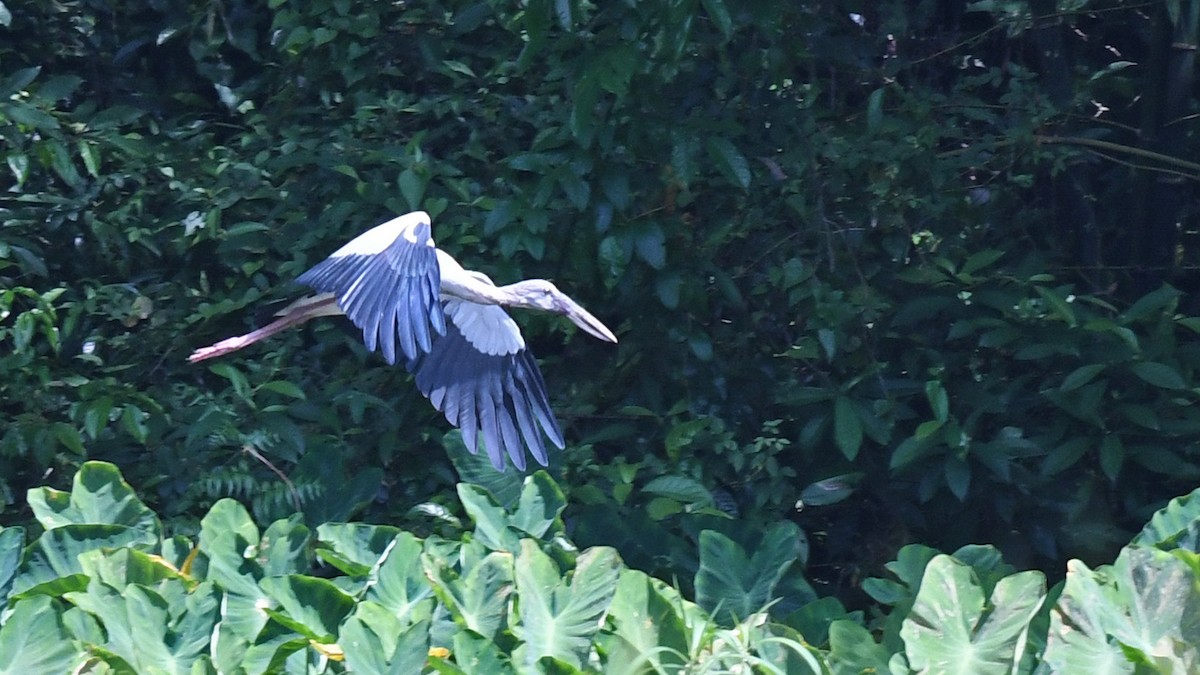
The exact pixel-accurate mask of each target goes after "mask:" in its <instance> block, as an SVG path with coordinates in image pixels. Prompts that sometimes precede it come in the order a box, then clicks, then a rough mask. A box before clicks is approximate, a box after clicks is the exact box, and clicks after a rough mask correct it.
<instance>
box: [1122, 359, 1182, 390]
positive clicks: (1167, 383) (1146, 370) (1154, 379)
mask: <svg viewBox="0 0 1200 675" xmlns="http://www.w3.org/2000/svg"><path fill="white" fill-rule="evenodd" d="M1129 369H1130V370H1132V371H1133V374H1134V375H1137V376H1138V377H1140V378H1141V379H1142V380H1145V381H1146V382H1148V383H1149V384H1152V385H1154V386H1156V387H1161V388H1163V389H1184V388H1186V387H1187V382H1185V381H1184V379H1183V376H1182V375H1180V374H1179V371H1177V370H1175V369H1174V368H1172V367H1171V366H1168V365H1167V364H1165V363H1156V362H1154V361H1138V362H1137V363H1134V364H1132V365H1130V366H1129Z"/></svg>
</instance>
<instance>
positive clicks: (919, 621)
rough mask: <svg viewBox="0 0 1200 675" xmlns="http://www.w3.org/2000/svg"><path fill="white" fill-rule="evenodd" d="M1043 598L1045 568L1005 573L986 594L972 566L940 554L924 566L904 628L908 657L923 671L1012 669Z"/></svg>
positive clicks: (980, 674) (976, 673) (982, 674)
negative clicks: (923, 574)
mask: <svg viewBox="0 0 1200 675" xmlns="http://www.w3.org/2000/svg"><path fill="white" fill-rule="evenodd" d="M1044 599H1045V579H1044V577H1043V576H1042V574H1041V573H1040V572H1034V571H1030V572H1021V573H1019V574H1015V575H1013V576H1010V577H1005V578H1004V579H1001V580H1000V582H999V583H997V584H996V587H995V589H994V590H993V591H992V593H991V597H990V598H985V597H984V591H983V589H982V588H981V587H980V585H979V581H978V579H977V578H976V576H975V573H974V571H973V570H972V569H971V568H970V567H968V566H967V565H965V564H963V563H961V562H959V561H957V560H955V559H954V558H952V557H950V556H946V555H939V556H937V557H935V558H934V559H933V560H931V561H930V563H929V566H928V567H927V568H926V569H925V576H924V579H923V580H922V581H921V589H920V591H918V592H917V597H916V601H915V602H914V603H913V607H912V610H911V611H910V612H909V615H908V617H907V618H905V620H904V625H903V627H902V628H901V630H900V636H901V637H902V638H903V639H904V645H905V653H906V654H907V656H908V662H909V664H910V665H911V666H912V667H913V668H915V669H917V670H919V671H922V672H936V673H962V674H963V675H967V674H972V675H987V674H989V673H994V674H996V675H1001V674H1003V675H1008V674H1009V673H1012V672H1014V669H1015V668H1016V666H1017V665H1018V664H1019V662H1020V660H1021V656H1022V652H1023V649H1024V644H1025V637H1026V634H1027V632H1028V629H1029V622H1030V620H1031V619H1032V618H1033V615H1034V614H1036V613H1037V611H1038V609H1039V608H1040V607H1041V604H1042V601H1043V600H1044ZM985 600H986V603H985Z"/></svg>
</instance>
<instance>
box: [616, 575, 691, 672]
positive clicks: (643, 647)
mask: <svg viewBox="0 0 1200 675" xmlns="http://www.w3.org/2000/svg"><path fill="white" fill-rule="evenodd" d="M685 604H686V605H688V606H690V607H691V608H692V611H693V612H699V611H700V610H699V608H697V607H695V605H691V603H687V602H686V601H685V600H683V599H682V598H681V597H679V593H678V592H677V591H675V590H674V589H672V588H670V587H669V586H667V585H666V584H664V583H663V582H662V581H659V580H658V579H654V578H653V577H650V576H648V575H647V574H645V573H644V572H639V571H636V570H630V569H625V570H622V571H621V574H620V578H619V579H618V581H617V590H616V594H615V595H613V600H612V605H610V606H609V610H608V622H609V625H610V626H611V629H610V630H605V631H602V632H601V633H600V634H599V635H598V636H597V637H596V641H597V645H598V646H599V647H600V651H601V653H602V654H603V655H604V666H605V667H604V672H606V673H611V674H613V675H635V674H639V673H645V672H675V671H679V670H681V669H682V668H683V666H684V664H685V656H684V655H686V654H687V653H688V652H689V647H688V637H689V635H688V628H687V623H686V622H685V620H684V616H683V615H682V614H683V612H681V611H680V610H681V609H683V608H684V606H685ZM651 667H653V669H652V668H651Z"/></svg>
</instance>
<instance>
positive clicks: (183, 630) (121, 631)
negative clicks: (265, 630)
mask: <svg viewBox="0 0 1200 675" xmlns="http://www.w3.org/2000/svg"><path fill="white" fill-rule="evenodd" d="M173 585H174V587H175V589H174V593H173V594H172V600H174V602H169V601H168V600H167V599H166V598H165V597H164V596H163V595H161V594H160V593H158V592H157V591H155V590H152V589H150V588H147V587H145V586H141V585H138V584H130V585H128V586H126V587H124V588H123V589H121V590H118V589H116V588H114V587H112V586H110V585H108V584H105V583H102V582H99V581H96V580H93V581H92V583H91V584H89V585H88V588H87V590H86V591H85V592H76V593H70V594H68V595H67V599H69V600H70V601H71V602H72V603H73V604H75V605H76V606H77V607H79V608H80V609H82V610H84V611H86V612H88V613H90V614H92V615H93V616H95V617H96V619H97V620H98V621H99V623H100V624H101V625H102V626H103V627H104V635H105V641H104V643H103V644H98V645H93V647H102V648H103V649H104V650H106V651H109V652H112V653H113V654H114V655H115V656H117V657H118V658H119V659H120V660H121V661H122V662H124V663H127V664H129V665H130V666H132V667H133V668H134V669H135V670H136V671H137V672H161V673H187V672H190V671H191V670H192V668H193V666H194V665H195V664H196V663H197V662H198V661H199V660H201V659H204V658H205V655H206V654H207V652H208V647H209V643H210V641H211V638H212V633H213V627H214V626H215V624H216V621H217V617H218V614H219V610H220V602H221V596H220V592H219V591H217V590H216V588H215V587H214V586H213V585H212V584H209V583H205V584H201V585H200V586H198V587H197V588H196V589H195V590H194V591H192V592H191V593H185V592H184V591H183V590H182V582H178V581H176V582H173ZM170 587H171V586H166V587H160V588H164V589H169V588H170Z"/></svg>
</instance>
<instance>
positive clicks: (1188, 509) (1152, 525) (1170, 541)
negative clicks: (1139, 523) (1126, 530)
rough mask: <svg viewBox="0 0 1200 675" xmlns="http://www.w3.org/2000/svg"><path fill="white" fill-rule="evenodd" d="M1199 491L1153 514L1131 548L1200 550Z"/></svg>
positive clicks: (1199, 489)
mask: <svg viewBox="0 0 1200 675" xmlns="http://www.w3.org/2000/svg"><path fill="white" fill-rule="evenodd" d="M1197 535H1200V488H1197V489H1195V490H1192V491H1191V492H1190V493H1188V494H1186V495H1184V496H1182V497H1176V498H1174V499H1172V500H1171V501H1170V502H1168V503H1167V505H1166V506H1165V507H1163V508H1161V509H1159V510H1158V511H1156V512H1155V513H1154V516H1153V517H1152V518H1150V522H1148V523H1146V526H1145V527H1143V528H1142V531H1141V532H1139V533H1138V534H1137V536H1135V537H1134V538H1133V541H1131V542H1129V545H1130V546H1153V547H1155V548H1160V549H1163V550H1171V549H1173V548H1176V547H1183V548H1187V549H1188V550H1190V551H1192V552H1197V551H1198V550H1200V547H1198V544H1200V538H1198V536H1197Z"/></svg>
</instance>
